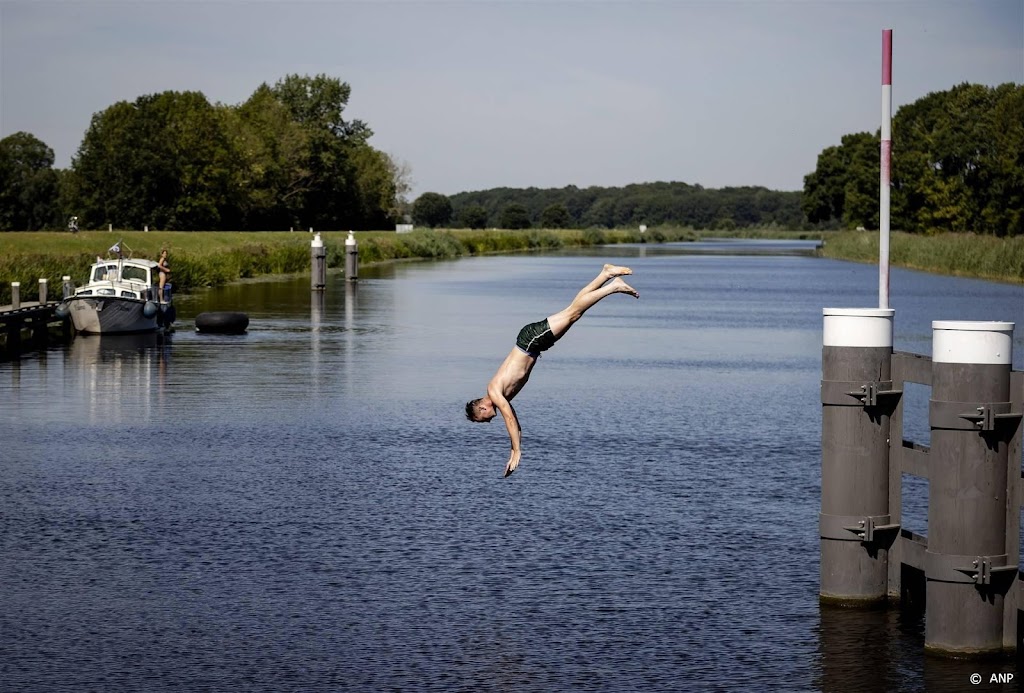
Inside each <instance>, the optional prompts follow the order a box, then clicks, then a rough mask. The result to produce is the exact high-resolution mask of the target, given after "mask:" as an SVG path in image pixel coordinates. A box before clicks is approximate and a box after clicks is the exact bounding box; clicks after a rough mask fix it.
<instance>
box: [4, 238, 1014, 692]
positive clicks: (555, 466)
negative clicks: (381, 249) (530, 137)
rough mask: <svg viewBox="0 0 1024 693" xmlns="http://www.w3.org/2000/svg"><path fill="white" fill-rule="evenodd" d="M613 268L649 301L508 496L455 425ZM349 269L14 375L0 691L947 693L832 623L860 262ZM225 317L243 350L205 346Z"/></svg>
mask: <svg viewBox="0 0 1024 693" xmlns="http://www.w3.org/2000/svg"><path fill="white" fill-rule="evenodd" d="M624 258H625V259H628V264H630V265H631V266H632V267H633V269H634V270H635V276H634V277H633V278H632V279H631V282H630V283H631V284H632V285H634V286H635V287H636V288H637V289H638V290H639V291H640V292H641V295H642V299H641V300H640V301H634V300H632V299H629V298H628V297H621V296H612V297H609V298H608V299H607V300H605V301H602V302H601V303H600V304H598V305H597V306H595V307H594V308H593V309H592V310H591V311H590V312H588V314H587V315H586V317H585V318H584V319H583V320H581V321H580V323H579V324H578V325H576V326H574V327H573V329H572V331H571V333H569V334H568V335H567V336H566V338H564V339H563V340H561V341H560V342H559V343H558V345H557V346H556V347H555V348H554V349H552V350H551V351H550V352H547V353H546V354H545V355H544V357H543V358H542V359H541V361H540V363H538V365H537V367H536V369H535V370H534V374H533V377H532V378H531V381H530V383H529V385H528V386H527V387H526V388H525V389H524V390H523V392H522V393H521V394H520V395H519V397H517V399H516V401H515V404H516V409H517V411H518V413H519V418H520V420H521V423H522V426H523V462H522V465H521V467H520V471H518V472H517V473H516V474H515V475H513V476H512V477H511V478H510V479H508V480H503V479H501V471H502V469H503V467H504V463H505V461H506V459H507V449H508V438H507V434H506V432H505V430H504V427H503V426H502V425H501V424H500V422H499V423H497V424H491V425H473V424H469V423H468V422H466V421H465V419H464V415H463V411H462V409H463V405H464V403H465V401H466V400H467V399H469V398H471V397H475V396H479V395H480V394H482V392H481V391H482V388H483V387H484V385H485V383H486V382H487V380H488V378H490V377H491V375H492V374H493V373H494V369H495V368H496V367H497V366H498V363H499V362H500V360H501V358H503V357H504V355H505V354H507V353H508V350H509V348H511V344H512V341H513V340H514V338H515V334H516V332H517V331H518V329H519V328H520V327H521V326H522V325H523V324H525V323H527V322H531V321H534V320H537V319H540V318H543V317H544V316H545V315H549V314H551V313H553V312H555V311H557V310H559V309H561V308H562V307H564V305H565V303H566V302H567V301H568V300H569V299H571V298H572V296H573V295H574V294H575V293H576V291H578V289H579V288H580V286H581V285H582V284H584V283H585V282H587V281H589V280H590V279H591V278H592V277H593V276H594V273H595V270H596V269H597V268H598V267H599V266H600V263H602V262H604V261H621V260H622V259H624ZM623 264H627V263H623ZM360 275H361V278H360V280H359V282H358V283H348V282H345V281H343V279H342V278H341V277H339V276H338V275H337V273H334V274H332V275H331V276H330V277H329V280H328V286H327V289H326V291H324V292H322V293H318V292H311V291H310V287H309V278H308V276H298V277H292V278H277V279H276V280H274V281H269V280H263V281H249V282H243V283H239V284H237V285H234V286H230V287H224V288H223V289H217V290H212V291H207V292H202V293H199V294H195V295H192V296H181V297H178V299H176V300H177V304H178V311H179V316H180V318H179V322H178V330H177V332H176V333H174V335H173V337H172V339H171V340H169V341H167V342H164V343H156V344H153V343H149V342H148V341H145V338H144V340H143V343H139V342H138V341H137V339H136V338H130V339H125V340H122V339H116V340H112V341H109V340H108V339H107V338H92V337H89V338H83V339H78V340H76V341H75V342H74V343H73V344H72V345H71V346H70V347H61V348H55V349H51V350H50V351H47V352H45V353H43V354H40V355H39V356H37V357H30V358H26V359H22V360H21V361H18V362H12V363H5V364H0V401H3V402H5V403H6V404H7V405H8V406H5V407H2V408H0V440H3V443H4V444H3V446H2V448H0V584H2V585H3V588H2V589H0V681H2V682H3V684H2V685H0V688H3V687H4V686H7V687H9V688H10V689H11V690H18V691H22V690H60V689H62V688H63V689H68V690H74V689H77V690H83V689H90V688H91V687H99V686H100V684H99V683H98V682H103V684H102V687H105V688H112V689H118V688H121V689H137V688H144V687H155V688H165V689H168V690H235V689H248V690H393V689H408V690H438V691H441V690H444V691H448V690H496V689H511V688H515V689H516V690H525V691H552V690H609V691H622V690H631V691H632V690H637V691H654V690H669V691H676V690H796V691H804V690H822V691H849V690H907V691H923V690H926V689H927V690H929V691H931V690H944V689H949V690H964V689H965V688H966V686H965V685H964V682H965V680H966V679H965V674H966V675H969V673H970V672H967V671H966V670H965V669H964V668H963V667H962V666H961V664H960V663H949V662H943V661H941V660H940V661H932V659H931V658H928V657H925V656H924V654H923V636H922V633H921V624H920V619H919V618H918V617H915V616H913V615H912V614H905V613H901V612H899V611H898V610H890V611H881V612H851V611H843V610H831V609H828V608H824V607H819V605H818V595H817V589H818V557H819V547H818V537H817V514H818V510H819V497H820V382H819V381H820V369H821V361H820V359H821V322H822V318H821V309H822V307H823V306H865V305H874V301H875V300H876V296H875V294H874V292H875V291H876V290H877V270H876V269H875V268H873V267H870V266H866V265H856V264H852V263H841V262H835V261H829V260H822V259H815V258H810V257H804V256H785V255H773V256H765V255H742V256H720V255H711V254H704V255H693V254H687V255H683V254H680V253H678V252H672V249H671V248H668V249H666V248H665V247H662V246H653V245H649V246H638V247H613V248H605V249H588V250H584V251H579V252H575V251H574V252H561V253H552V254H546V255H516V256H509V257H483V258H473V259H465V260H458V261H451V262H430V263H426V262H424V263H396V264H392V265H388V266H383V267H376V268H375V267H367V268H363V269H362V270H361V272H360ZM892 297H893V301H894V305H895V307H896V309H897V318H896V341H897V348H903V349H907V350H911V351H919V352H920V351H923V350H926V349H927V345H928V344H929V343H930V321H931V320H933V319H964V318H975V319H1007V320H1018V321H1020V322H1024V315H1022V314H1021V313H1022V312H1024V302H1022V301H1021V299H1022V298H1024V289H1022V288H1021V287H1007V286H1002V285H996V284H991V283H985V282H973V281H970V280H958V279H950V278H942V277H933V276H931V275H925V274H921V273H914V272H904V271H894V273H893V277H892ZM620 298H621V299H622V300H618V299H620ZM217 310H233V311H234V310H237V311H243V312H246V313H247V314H248V315H249V317H250V325H249V331H248V332H247V333H246V334H243V335H212V334H202V333H197V332H195V331H194V330H193V329H192V324H191V320H192V319H193V318H194V316H195V315H197V314H198V313H200V312H203V311H217ZM1022 335H1024V330H1020V329H1018V332H1017V334H1016V341H1015V346H1017V349H1016V350H1015V351H1016V352H1017V355H1015V364H1017V366H1016V367H1018V368H1020V367H1021V366H1020V364H1021V363H1022V362H1024V360H1022V359H1021V356H1024V345H1022V343H1021V338H1022ZM921 345H924V349H922V348H921ZM908 430H909V429H908ZM923 502H926V501H922V499H920V498H916V499H915V498H906V499H905V508H907V509H913V508H914V507H918V508H921V507H925V506H923V505H922V503H923ZM915 503H917V504H918V505H917V506H915V505H914V504H915ZM921 516H922V517H925V518H926V517H927V513H926V512H924V513H921ZM999 668H1004V669H1005V668H1006V667H1005V666H1004V663H998V665H993V666H992V667H991V668H990V669H988V670H983V673H984V672H990V671H995V670H996V669H999ZM1012 668H1013V667H1012V666H1010V667H1009V669H1011V670H1012ZM944 686H945V687H946V688H943V687H944Z"/></svg>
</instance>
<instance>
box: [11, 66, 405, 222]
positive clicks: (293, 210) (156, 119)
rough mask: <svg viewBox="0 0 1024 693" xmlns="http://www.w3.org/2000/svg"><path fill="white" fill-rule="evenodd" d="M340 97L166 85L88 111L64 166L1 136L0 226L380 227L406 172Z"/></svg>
mask: <svg viewBox="0 0 1024 693" xmlns="http://www.w3.org/2000/svg"><path fill="white" fill-rule="evenodd" d="M350 93H351V89H350V87H349V85H348V84H345V83H343V82H341V81H339V80H337V79H334V78H331V77H328V76H326V75H318V76H316V77H308V76H299V75H289V76H287V77H285V78H284V79H282V80H280V81H278V82H277V83H276V84H275V85H274V86H268V85H267V84H262V85H260V87H259V88H257V89H256V91H255V92H254V93H253V94H252V96H251V97H249V99H248V100H247V101H246V102H245V103H242V104H240V105H237V106H229V105H223V104H219V103H218V104H211V103H210V102H209V101H208V100H207V99H206V97H205V96H204V95H203V94H202V93H200V92H176V91H166V92H162V93H159V94H152V95H147V96H141V97H139V98H138V99H136V100H135V101H134V102H131V103H129V102H127V101H121V102H118V103H116V104H114V105H112V106H110V107H109V108H107V109H106V110H104V111H102V112H100V113H96V114H95V115H94V116H93V118H92V122H91V123H90V124H89V128H88V130H87V131H86V133H85V136H84V139H83V140H82V143H81V146H80V147H79V149H78V152H77V154H76V155H75V156H74V158H73V159H72V162H71V167H70V169H68V170H55V169H54V168H53V164H54V155H53V150H52V149H50V148H49V147H48V146H47V145H46V144H45V143H44V142H42V141H40V140H39V139H37V138H36V137H35V136H33V135H31V134H29V133H25V132H19V133H15V134H13V135H10V136H9V137H5V138H4V139H2V140H0V230H5V231H10V230H33V229H46V228H63V227H64V226H65V225H66V224H67V221H68V218H69V217H70V216H77V217H78V219H79V225H80V226H81V227H82V228H106V227H107V225H108V224H113V225H114V226H115V227H117V228H134V229H141V228H143V227H144V226H148V227H149V228H151V229H160V230H199V229H202V230H222V229H236V230H265V229H288V228H290V227H297V228H305V227H309V226H313V227H316V228H333V229H337V228H342V227H344V228H352V229H371V228H376V229H379V228H387V227H388V226H390V225H391V224H393V223H394V222H395V220H396V219H399V218H400V216H401V213H402V211H403V210H402V209H401V206H402V205H403V203H404V195H405V194H406V193H407V192H408V190H409V181H408V170H407V167H406V166H405V165H404V164H400V163H397V162H396V161H394V160H392V159H391V157H389V156H388V155H387V154H385V153H384V152H381V151H378V150H376V149H374V148H373V147H372V146H370V144H369V139H370V137H371V135H372V134H373V133H372V131H371V130H370V128H369V127H368V126H367V124H366V123H364V122H362V121H359V120H347V119H346V118H345V117H344V111H345V107H346V106H347V104H348V100H349V96H350Z"/></svg>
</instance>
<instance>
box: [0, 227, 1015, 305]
mask: <svg viewBox="0 0 1024 693" xmlns="http://www.w3.org/2000/svg"><path fill="white" fill-rule="evenodd" d="M320 235H321V238H323V240H324V244H325V246H326V247H327V263H328V267H330V268H341V267H344V262H345V257H344V254H345V238H346V237H347V236H348V232H346V231H327V232H320ZM355 236H356V240H357V241H358V243H359V262H360V265H362V266H366V265H368V264H372V263H377V262H387V261H390V260H404V259H450V258H456V257H463V256H470V255H486V254H497V253H515V252H523V251H532V250H554V249H558V248H572V247H587V246H595V245H603V244H616V243H641V242H645V243H671V242H687V241H696V240H701V239H706V238H762V239H779V238H785V239H815V240H818V239H820V240H824V241H825V243H824V246H823V247H822V249H821V251H820V254H821V255H822V256H824V257H829V258H834V259H839V260H852V261H856V262H878V234H877V233H871V232H855V231H842V232H837V231H824V232H821V231H783V230H779V229H740V230H735V231H695V230H693V229H688V228H678V227H655V228H651V229H648V230H647V231H646V232H645V233H641V232H640V231H639V229H611V230H603V229H586V230H577V229H557V230H551V229H527V230H522V231H511V230H463V229H445V230H418V231H414V232H412V233H403V234H396V233H394V232H390V231H366V232H362V231H360V232H356V234H355ZM311 238H312V236H311V235H310V234H309V233H308V232H287V231H284V232H279V231H268V232H232V231H208V232H200V231H196V232H184V231H151V232H148V233H144V232H141V231H125V232H117V231H115V232H107V231H82V232H80V233H77V234H73V235H72V234H69V233H67V232H24V233H22V232H10V233H0V305H3V304H5V303H10V298H11V287H10V285H11V282H14V281H17V282H20V283H21V298H22V300H25V301H32V300H36V298H37V297H38V281H39V279H40V278H41V277H42V278H46V279H47V281H48V284H49V286H50V287H51V288H50V292H49V293H50V297H51V298H52V297H55V296H59V295H60V286H61V278H62V277H63V276H64V275H70V276H71V278H72V280H74V281H75V283H76V284H81V283H82V282H83V281H84V280H85V276H86V274H87V273H88V271H89V266H90V265H91V264H92V263H93V262H94V261H95V259H96V256H97V255H103V256H104V257H106V255H107V248H109V247H110V246H112V245H113V244H114V243H115V242H121V244H122V247H123V248H124V249H125V250H126V251H128V252H130V253H131V255H132V256H133V257H136V258H149V259H155V258H156V257H157V255H158V254H159V252H160V249H161V248H164V247H166V248H168V251H169V254H170V265H171V270H172V273H173V274H172V282H173V283H174V286H175V291H176V292H179V293H187V292H189V291H191V290H194V289H196V288H200V287H212V286H220V285H223V284H227V283H230V282H233V281H237V280H239V279H246V278H251V277H257V276H263V275H271V274H291V273H301V272H308V271H309V269H310V239H311ZM890 258H891V263H892V265H893V266H899V267H908V268H912V269H919V270H924V271H929V272H937V273H941V274H953V275H959V276H968V277H978V278H982V279H989V280H993V281H1001V282H1010V283H1024V238H1022V237H1014V238H1008V239H1000V238H995V237H991V236H976V235H972V234H937V235H911V234H905V233H893V234H892V235H891V242H890Z"/></svg>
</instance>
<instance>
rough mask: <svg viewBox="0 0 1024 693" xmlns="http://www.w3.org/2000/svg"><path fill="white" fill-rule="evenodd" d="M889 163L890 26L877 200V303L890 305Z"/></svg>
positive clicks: (885, 43)
mask: <svg viewBox="0 0 1024 693" xmlns="http://www.w3.org/2000/svg"><path fill="white" fill-rule="evenodd" d="M891 167H892V29H882V165H881V172H882V173H881V185H880V190H879V196H878V202H879V213H878V221H879V225H878V234H879V239H878V307H879V308H888V307H889V193H890V186H891V184H892V183H891V180H892V177H891Z"/></svg>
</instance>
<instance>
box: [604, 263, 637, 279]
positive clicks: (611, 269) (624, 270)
mask: <svg viewBox="0 0 1024 693" xmlns="http://www.w3.org/2000/svg"><path fill="white" fill-rule="evenodd" d="M604 273H605V274H607V275H608V276H609V277H619V276H622V275H623V274H633V270H631V269H629V268H628V267H619V266H618V265H605V266H604Z"/></svg>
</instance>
